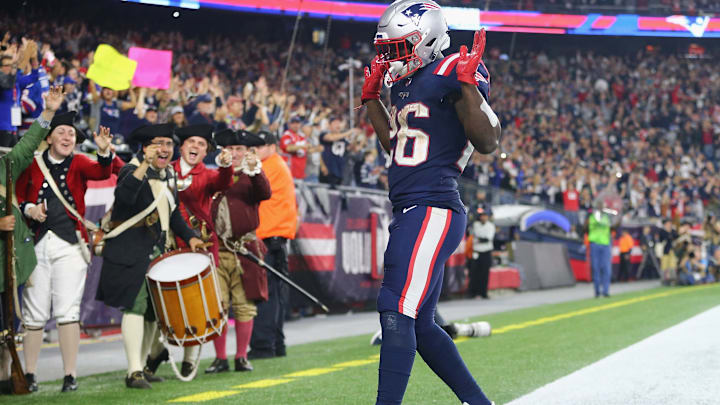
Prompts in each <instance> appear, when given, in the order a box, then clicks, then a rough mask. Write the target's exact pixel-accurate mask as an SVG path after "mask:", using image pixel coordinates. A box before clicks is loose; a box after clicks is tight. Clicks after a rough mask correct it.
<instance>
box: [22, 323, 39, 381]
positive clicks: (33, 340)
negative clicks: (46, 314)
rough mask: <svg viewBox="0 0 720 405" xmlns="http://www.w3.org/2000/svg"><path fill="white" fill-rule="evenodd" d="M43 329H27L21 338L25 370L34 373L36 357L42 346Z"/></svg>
mask: <svg viewBox="0 0 720 405" xmlns="http://www.w3.org/2000/svg"><path fill="white" fill-rule="evenodd" d="M42 341H43V330H42V329H28V330H26V331H25V338H24V339H23V354H24V355H25V372H26V373H29V374H35V371H36V370H37V362H38V357H39V356H40V348H41V347H42Z"/></svg>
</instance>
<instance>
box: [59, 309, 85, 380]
mask: <svg viewBox="0 0 720 405" xmlns="http://www.w3.org/2000/svg"><path fill="white" fill-rule="evenodd" d="M58 339H59V340H60V354H61V355H62V360H63V366H64V367H65V375H71V376H73V377H77V357H78V351H79V350H80V323H78V322H73V323H68V324H65V325H58Z"/></svg>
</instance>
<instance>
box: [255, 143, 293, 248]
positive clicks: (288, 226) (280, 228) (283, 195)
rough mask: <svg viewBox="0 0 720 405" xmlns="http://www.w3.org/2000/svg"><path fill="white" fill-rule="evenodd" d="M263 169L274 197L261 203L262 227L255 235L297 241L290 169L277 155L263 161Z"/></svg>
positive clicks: (262, 237)
mask: <svg viewBox="0 0 720 405" xmlns="http://www.w3.org/2000/svg"><path fill="white" fill-rule="evenodd" d="M262 169H263V172H265V176H267V178H268V181H270V189H271V190H272V196H271V197H270V199H269V200H265V201H263V202H261V203H260V226H259V227H258V228H257V230H256V231H255V233H256V234H257V237H258V238H260V239H265V238H269V237H272V236H281V237H283V238H287V239H295V231H296V230H297V224H298V213H297V204H296V203H295V184H294V183H293V179H292V175H291V174H290V169H289V168H288V166H287V163H285V161H284V160H283V159H282V158H281V157H280V155H278V154H277V153H275V154H273V155H272V156H270V157H269V158H267V159H265V160H263V162H262Z"/></svg>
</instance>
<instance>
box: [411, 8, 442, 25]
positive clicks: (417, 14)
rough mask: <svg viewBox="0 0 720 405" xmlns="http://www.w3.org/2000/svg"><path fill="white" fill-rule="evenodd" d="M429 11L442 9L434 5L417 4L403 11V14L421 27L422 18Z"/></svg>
mask: <svg viewBox="0 0 720 405" xmlns="http://www.w3.org/2000/svg"><path fill="white" fill-rule="evenodd" d="M429 10H440V7H438V6H436V5H435V4H432V3H416V4H413V5H412V6H410V7H408V8H406V9H405V10H403V11H402V14H403V15H405V17H407V18H409V19H410V20H411V21H412V22H413V24H415V25H420V18H421V17H422V16H423V14H425V12H427V11H429Z"/></svg>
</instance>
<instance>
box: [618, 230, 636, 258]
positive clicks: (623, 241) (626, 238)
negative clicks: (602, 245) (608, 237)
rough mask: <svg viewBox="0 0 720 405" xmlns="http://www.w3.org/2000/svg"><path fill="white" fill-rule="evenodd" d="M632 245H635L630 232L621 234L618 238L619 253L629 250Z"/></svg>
mask: <svg viewBox="0 0 720 405" xmlns="http://www.w3.org/2000/svg"><path fill="white" fill-rule="evenodd" d="M633 246H635V240H634V239H633V237H632V236H630V234H627V233H626V234H623V236H621V237H620V240H618V247H619V248H620V253H627V252H629V251H630V250H631V249H632V248H633Z"/></svg>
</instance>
